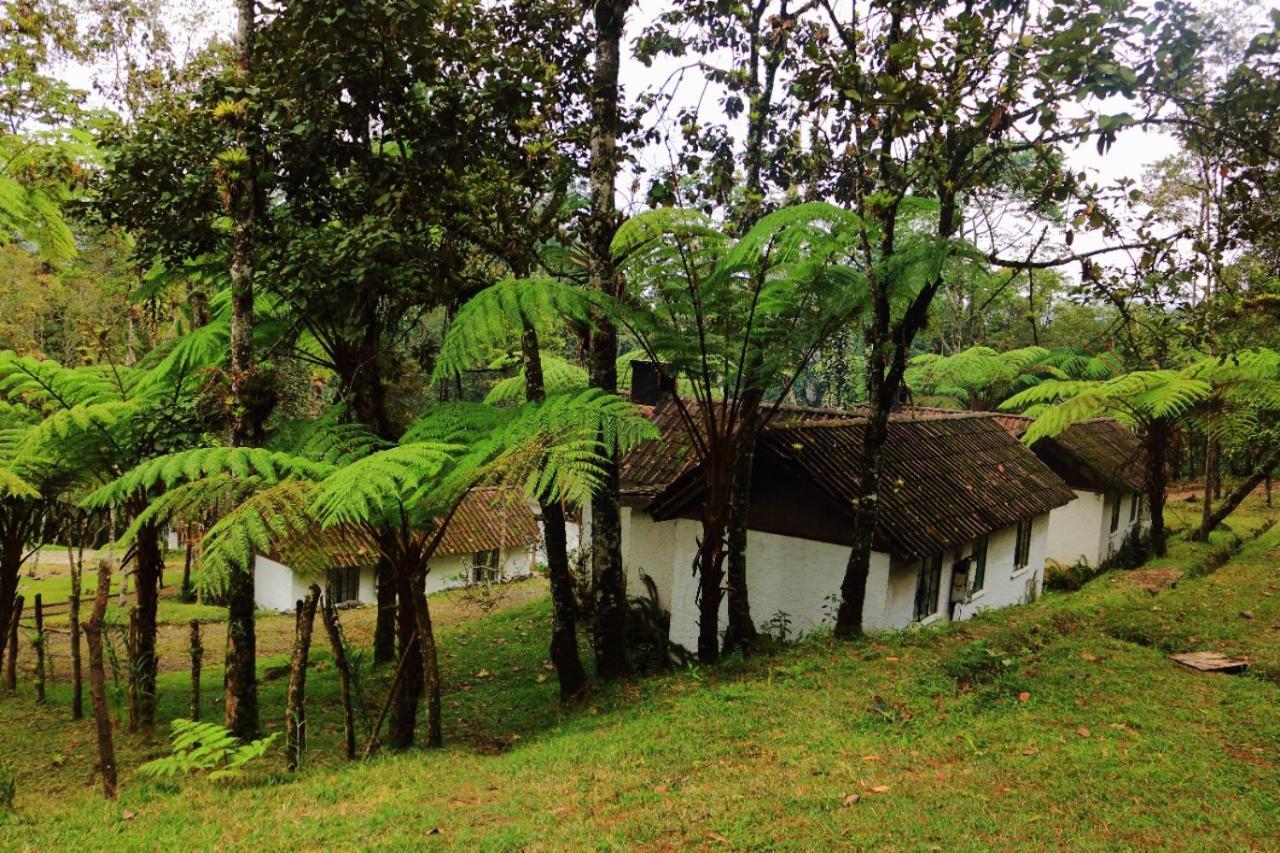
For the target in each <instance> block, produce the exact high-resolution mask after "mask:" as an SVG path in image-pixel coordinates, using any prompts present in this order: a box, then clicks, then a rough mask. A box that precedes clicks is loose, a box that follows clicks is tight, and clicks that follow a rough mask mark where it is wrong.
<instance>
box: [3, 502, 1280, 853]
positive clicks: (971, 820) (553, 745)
mask: <svg viewBox="0 0 1280 853" xmlns="http://www.w3.org/2000/svg"><path fill="white" fill-rule="evenodd" d="M1247 510H1248V511H1247V512H1245V513H1243V514H1242V515H1241V516H1240V517H1239V518H1237V519H1236V520H1234V521H1233V525H1234V527H1235V530H1236V532H1237V533H1238V534H1239V536H1240V538H1241V539H1243V540H1245V541H1244V542H1243V546H1242V547H1241V548H1240V549H1239V550H1238V552H1235V553H1233V554H1231V555H1230V557H1229V559H1228V560H1227V562H1226V563H1225V564H1223V565H1221V566H1219V567H1217V568H1216V570H1214V569H1211V567H1210V566H1209V564H1208V563H1212V562H1213V561H1212V560H1211V561H1208V563H1206V560H1205V558H1206V556H1207V555H1208V554H1210V553H1211V552H1213V551H1214V550H1215V549H1217V550H1219V551H1220V552H1221V554H1226V552H1227V550H1229V549H1230V548H1231V547H1232V546H1233V544H1234V543H1233V539H1232V534H1231V533H1230V532H1223V533H1221V534H1218V535H1216V536H1215V541H1214V542H1213V543H1210V545H1208V546H1194V545H1191V544H1190V543H1185V542H1181V541H1179V542H1176V543H1175V545H1174V548H1173V549H1172V552H1171V555H1170V557H1169V558H1167V559H1166V560H1164V561H1161V563H1160V564H1153V565H1155V566H1156V567H1176V568H1180V569H1182V570H1183V571H1186V572H1188V574H1186V576H1184V577H1183V578H1182V580H1181V581H1179V582H1178V583H1177V585H1176V586H1174V587H1173V588H1169V589H1161V590H1158V591H1154V592H1152V591H1149V590H1147V589H1144V588H1141V587H1140V586H1139V585H1138V584H1135V583H1133V582H1132V576H1130V575H1129V574H1128V573H1124V572H1112V573H1108V574H1104V575H1102V576H1101V577H1099V578H1096V579H1095V580H1093V581H1092V582H1090V583H1089V584H1087V585H1086V586H1085V587H1084V588H1083V589H1082V590H1080V591H1079V592H1076V593H1071V594H1064V595H1051V596H1048V597H1047V598H1046V599H1044V600H1042V601H1040V602H1038V603H1036V604H1034V605H1031V606H1028V607H1024V608H1015V609H1012V610H1006V611H1002V612H999V613H992V614H988V615H985V616H983V617H980V618H979V619H976V620H974V621H972V622H968V623H964V624H962V625H958V626H952V627H948V628H943V629H939V630H932V631H920V632H910V633H905V634H899V635H888V636H880V637H873V638H869V639H866V640H864V641H860V642H857V643H837V642H834V641H832V640H830V639H829V638H815V639H811V640H809V641H807V642H805V643H803V644H801V645H799V646H798V647H793V648H789V649H783V650H777V651H774V652H772V653H769V654H764V655H759V656H757V657H754V658H752V659H750V660H748V661H733V662H730V663H728V664H726V665H725V666H723V667H720V668H717V669H714V670H709V669H690V670H687V671H683V672H679V673H674V674H671V675H667V676H662V677H656V678H649V679H636V680H633V681H629V682H626V683H623V684H618V685H612V686H609V687H605V688H602V689H600V690H598V691H597V692H595V693H594V694H592V695H591V696H590V697H588V699H586V700H585V701H584V702H583V703H582V704H581V705H579V706H576V707H574V708H572V709H570V710H569V711H567V712H562V711H560V710H559V709H558V708H557V707H556V704H555V701H554V674H553V673H551V672H549V671H548V669H547V668H546V666H547V664H546V656H545V647H546V628H545V626H546V622H547V617H548V608H547V604H546V602H545V600H543V601H537V602H534V603H532V604H526V605H523V606H520V607H517V608H515V609H513V610H509V611H507V612H504V613H500V614H496V615H493V616H490V617H488V618H486V619H484V620H482V621H477V622H472V623H468V624H462V625H458V626H455V627H452V628H450V629H448V630H447V631H445V632H443V636H442V638H441V648H442V651H443V653H444V660H443V666H444V669H445V678H446V685H445V689H446V695H445V713H446V739H447V741H448V744H449V745H448V746H447V747H446V748H445V749H444V750H442V751H439V752H425V751H415V752H412V753H409V754H405V755H399V756H383V757H379V758H376V759H374V760H371V761H369V762H364V763H357V764H350V765H348V764H345V763H344V762H342V761H341V760H340V757H339V755H338V746H337V744H338V739H339V731H338V728H337V724H338V719H339V718H338V716H337V707H336V704H335V695H334V692H335V688H334V683H333V681H334V679H333V676H332V671H331V669H330V668H329V667H328V665H327V658H326V656H324V655H323V654H318V655H317V658H318V661H317V663H316V664H315V668H314V670H313V672H312V674H311V676H310V678H309V681H308V685H309V687H310V689H311V691H312V699H313V701H312V703H311V706H310V709H309V714H310V721H311V722H310V725H311V726H312V732H311V738H312V745H311V751H310V753H309V754H308V761H309V765H308V767H307V768H306V769H305V770H304V771H303V772H301V773H300V774H298V775H297V776H295V777H288V776H286V775H285V774H283V773H281V772H279V771H278V770H277V769H276V768H278V767H279V766H280V765H282V763H283V759H282V756H281V755H280V754H279V752H278V751H276V752H273V753H272V754H271V755H270V756H269V757H268V759H266V761H267V762H268V763H269V766H265V767H264V768H263V769H261V770H259V771H257V772H256V773H255V774H253V775H251V776H250V777H248V778H246V779H244V780H242V781H239V782H232V783H224V784H217V783H211V782H209V781H207V780H204V779H188V780H182V781H179V782H176V783H157V782H152V781H148V780H145V779H142V778H140V777H138V776H137V775H136V774H135V773H133V772H132V769H131V768H133V767H135V766H136V765H137V763H138V762H139V761H141V760H142V759H144V758H145V757H146V756H148V755H154V754H159V753H160V752H162V751H163V744H162V743H146V742H144V741H142V740H140V739H137V738H135V737H130V736H127V735H126V736H122V737H121V738H120V740H121V747H122V765H123V766H124V768H125V772H124V774H123V779H122V784H123V789H122V795H121V798H120V800H119V801H118V802H116V803H106V802H104V801H102V799H101V798H100V796H99V795H98V794H97V792H96V790H95V788H94V777H93V771H92V759H93V740H92V730H91V727H90V726H89V725H87V724H84V723H76V724H72V723H71V722H70V721H68V720H67V714H66V711H65V707H66V705H65V687H63V686H59V687H57V688H56V689H55V691H54V693H53V695H52V697H51V702H52V703H53V707H49V708H40V707H38V706H36V705H35V704H34V702H33V701H32V699H31V697H30V696H29V695H27V694H26V693H22V694H20V695H19V696H18V697H15V698H9V699H6V700H0V756H3V760H4V761H7V762H9V763H10V764H12V765H13V766H14V767H15V768H16V770H17V775H18V804H17V809H16V810H15V811H14V812H13V813H11V814H10V815H9V816H8V817H0V847H4V848H6V849H10V848H18V849H21V848H35V847H41V848H44V847H69V846H73V845H74V846H76V847H79V848H89V849H101V848H122V849H123V848H142V847H177V846H185V847H193V848H207V847H213V846H218V847H225V848H228V849H249V848H257V849H276V848H285V847H288V848H320V847H325V848H331V847H337V848H355V847H386V848H407V847H418V846H423V845H441V846H459V847H467V848H472V847H478V848H482V849H511V848H518V847H531V848H535V849H538V848H543V849H547V848H549V849H559V848H608V847H632V846H641V847H659V848H661V847H684V846H691V845H692V846H704V845H705V846H709V845H718V844H726V843H727V844H729V845H732V846H735V847H765V846H770V847H781V848H795V849H808V848H812V847H815V846H835V845H841V846H851V847H859V848H861V847H872V846H875V847H890V848H899V849H901V848H907V849H916V848H924V847H933V846H944V847H948V848H954V847H958V848H983V847H992V846H1006V845H1012V844H1022V845H1036V846H1071V847H1082V848H1121V847H1123V848H1128V847H1134V846H1143V847H1148V846H1162V847H1163V846H1172V847H1193V848H1233V849H1234V848H1241V847H1246V848H1247V847H1253V848H1267V847H1272V846H1274V845H1275V844H1276V841H1275V840H1276V839H1277V838H1280V802H1278V800H1277V791H1280V710H1277V709H1278V708H1280V705H1278V703H1277V700H1278V699H1280V694H1278V693H1277V686H1278V684H1280V574H1278V573H1277V568H1276V567H1277V565H1278V563H1280V561H1278V560H1277V557H1278V556H1280V527H1277V528H1273V529H1271V530H1269V531H1268V532H1266V533H1264V534H1263V535H1261V536H1260V537H1257V538H1252V536H1251V534H1252V533H1253V532H1255V531H1256V530H1257V529H1258V527H1259V526H1260V524H1261V521H1262V518H1263V516H1264V514H1265V513H1264V510H1262V508H1260V507H1258V506H1256V505H1250V507H1248V508H1247ZM1219 559H1221V556H1220V557H1219ZM1190 649H1216V650H1221V651H1224V652H1227V653H1230V654H1235V655H1241V656H1245V657H1247V658H1248V659H1250V661H1251V662H1252V664H1253V666H1252V668H1251V670H1250V673H1249V674H1248V675H1245V676H1240V677H1228V676H1218V675H1204V674H1199V673H1195V672H1191V671H1189V670H1186V669H1184V668H1182V667H1180V666H1178V665H1176V664H1174V663H1172V662H1171V661H1169V660H1168V658H1167V653H1168V652H1170V651H1181V650H1190ZM283 662H284V661H283V659H279V660H273V661H267V662H265V664H264V668H266V667H269V666H271V665H275V664H280V663H283ZM385 678H386V676H385V674H384V675H377V676H369V677H368V678H367V681H368V690H369V694H370V696H369V701H370V704H371V705H373V704H376V700H377V699H378V698H380V696H381V689H382V688H381V686H380V682H379V679H385ZM284 680H285V679H278V680H273V681H268V682H266V683H265V684H264V688H263V703H264V708H265V709H266V713H269V714H274V715H276V716H279V714H280V709H282V707H283V691H284ZM206 683H207V684H209V685H216V684H218V683H220V673H219V672H218V671H217V670H214V671H211V672H209V673H207V681H206ZM161 689H162V713H163V715H165V716H166V717H171V716H175V715H178V714H181V713H184V710H185V698H184V697H185V692H184V691H185V677H184V676H183V675H182V674H181V673H176V672H175V673H169V674H167V675H166V676H165V681H164V683H163V684H162V687H161ZM216 692H217V691H216V690H212V689H209V688H206V693H209V694H212V693H216ZM213 698H214V699H216V697H213ZM209 707H210V709H211V712H210V716H213V715H215V714H216V711H217V708H216V706H215V705H214V704H210V706H209ZM276 728H277V729H278V728H279V726H278V725H277V726H276Z"/></svg>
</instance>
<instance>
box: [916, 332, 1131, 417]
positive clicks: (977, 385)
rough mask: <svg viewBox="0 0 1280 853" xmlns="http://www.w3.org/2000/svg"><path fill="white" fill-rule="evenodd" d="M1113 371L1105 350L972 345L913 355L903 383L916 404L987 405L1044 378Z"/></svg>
mask: <svg viewBox="0 0 1280 853" xmlns="http://www.w3.org/2000/svg"><path fill="white" fill-rule="evenodd" d="M1117 372H1118V370H1117V369H1115V367H1114V365H1113V359H1112V357H1111V356H1110V355H1106V354H1104V355H1100V356H1099V355H1088V354H1085V353H1080V352H1076V351H1074V350H1069V349H1062V350H1050V349H1047V348H1045V347H1040V346H1029V347H1021V348H1018V349H1012V350H1005V351H1003V352H1001V351H999V350H995V349H992V348H991V347H985V346H976V347H970V348H969V349H966V350H962V351H961V352H958V353H954V354H952V355H937V354H932V353H929V354H925V355H919V356H916V357H915V358H913V359H912V360H911V364H910V366H908V368H907V374H906V379H907V384H908V386H909V387H910V388H911V390H912V392H913V395H914V397H915V402H916V403H918V404H920V405H932V406H940V407H942V408H948V409H963V408H978V409H987V408H993V407H994V406H996V405H998V404H999V403H1000V402H1001V401H1002V400H1004V399H1005V398H1006V397H1008V396H1010V395H1012V394H1016V393H1018V392H1020V391H1023V390H1025V389H1027V388H1029V387H1031V386H1033V385H1038V384H1040V383H1041V382H1044V381H1046V380H1050V379H1107V378H1110V377H1112V376H1114V375H1115V374H1116V373H1117Z"/></svg>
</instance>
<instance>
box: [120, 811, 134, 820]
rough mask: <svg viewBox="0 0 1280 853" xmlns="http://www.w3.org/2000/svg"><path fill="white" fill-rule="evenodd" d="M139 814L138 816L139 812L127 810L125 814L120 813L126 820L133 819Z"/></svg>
mask: <svg viewBox="0 0 1280 853" xmlns="http://www.w3.org/2000/svg"><path fill="white" fill-rule="evenodd" d="M137 816H138V813H137V812H130V811H126V812H125V813H124V814H122V815H120V817H122V818H124V819H125V820H133V819H134V818H135V817H137Z"/></svg>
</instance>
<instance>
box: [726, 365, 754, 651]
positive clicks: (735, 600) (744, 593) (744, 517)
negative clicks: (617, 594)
mask: <svg viewBox="0 0 1280 853" xmlns="http://www.w3.org/2000/svg"><path fill="white" fill-rule="evenodd" d="M745 396H746V397H747V399H746V400H744V403H743V410H742V418H743V421H742V437H741V438H740V439H739V442H738V458H737V460H736V461H735V462H734V465H733V481H732V483H731V485H730V489H729V528H728V532H727V534H726V538H727V540H728V554H727V556H726V558H725V562H726V565H727V567H728V571H727V572H726V576H727V590H726V592H727V595H728V598H729V614H728V624H727V625H726V626H725V628H726V630H725V635H724V651H725V653H728V652H731V651H733V650H734V649H738V650H739V651H741V652H742V653H743V654H749V653H750V652H751V648H752V646H754V645H755V644H756V641H757V639H758V632H757V631H756V624H755V620H753V619H752V618H751V596H750V593H749V590H748V588H747V529H748V528H747V524H748V521H749V516H750V513H751V477H752V473H753V468H754V466H755V457H756V439H757V437H758V436H759V433H760V429H759V421H760V412H759V405H760V402H761V398H762V397H763V394H761V393H760V392H759V391H757V390H755V389H748V391H747V392H746V395H745Z"/></svg>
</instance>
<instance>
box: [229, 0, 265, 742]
mask: <svg viewBox="0 0 1280 853" xmlns="http://www.w3.org/2000/svg"><path fill="white" fill-rule="evenodd" d="M254 7H255V4H254V0H236V10H237V13H238V15H237V22H236V37H235V50H236V80H237V83H238V84H239V85H240V86H242V87H244V88H245V89H247V88H248V86H249V85H250V82H251V70H252V67H253V50H254V41H255V37H256V34H257V29H256V20H255V8H254ZM246 97H247V96H246ZM236 135H237V142H238V143H239V144H240V147H241V150H242V151H243V153H244V159H245V162H244V163H243V164H242V166H241V169H242V170H243V171H242V173H241V174H237V175H233V176H229V178H228V181H227V186H226V188H225V196H226V207H227V214H228V216H229V217H230V219H231V275H230V278H231V359H230V369H229V371H228V373H229V378H230V385H231V397H232V399H233V400H234V405H235V412H234V413H233V417H232V423H231V444H232V445H233V446H235V447H245V446H249V445H250V444H252V442H253V439H254V437H255V436H254V433H255V428H254V424H253V423H252V422H251V417H250V413H251V412H252V411H254V410H255V409H256V405H255V404H254V403H253V402H252V401H251V399H250V396H251V395H250V388H251V386H252V382H251V380H252V378H253V376H254V373H255V367H254V360H253V252H254V238H255V233H254V229H255V213H256V207H257V180H256V170H257V166H258V157H257V155H258V151H257V145H256V139H255V134H254V132H253V129H252V128H251V126H250V123H249V120H248V119H241V120H240V121H239V126H238V127H237V134H236ZM253 607H254V589H253V567H252V566H249V567H247V569H246V570H245V571H240V572H233V573H232V577H231V578H230V579H229V580H228V582H227V650H226V668H225V672H224V692H225V695H226V725H227V728H228V729H230V730H231V731H232V733H233V734H235V736H236V737H238V738H240V739H241V740H244V741H249V740H252V739H253V738H254V737H256V736H257V734H258V674H257V636H256V628H255V625H254V614H253Z"/></svg>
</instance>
